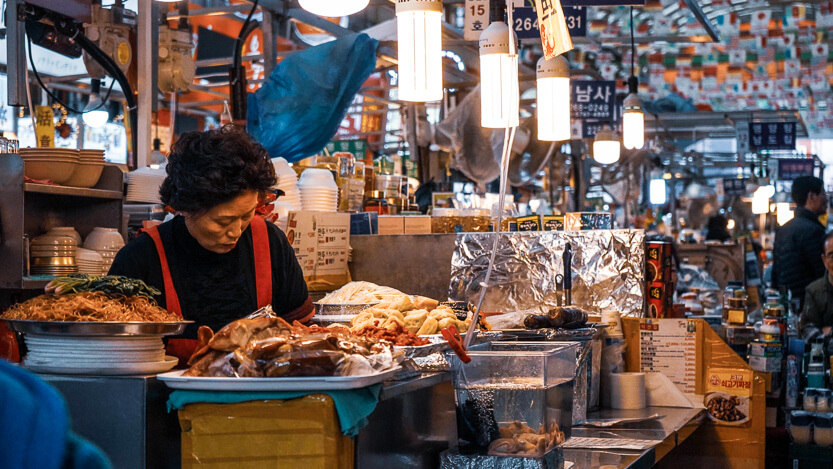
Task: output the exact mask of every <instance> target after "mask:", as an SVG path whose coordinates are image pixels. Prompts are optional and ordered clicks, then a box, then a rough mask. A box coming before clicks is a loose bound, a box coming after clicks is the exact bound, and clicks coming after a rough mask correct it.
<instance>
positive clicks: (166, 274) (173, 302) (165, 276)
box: [141, 226, 182, 317]
mask: <svg viewBox="0 0 833 469" xmlns="http://www.w3.org/2000/svg"><path fill="white" fill-rule="evenodd" d="M141 232H142V233H147V234H148V235H150V238H151V239H152V240H153V244H154V245H156V253H157V254H159V265H160V267H161V268H162V281H163V283H164V284H165V306H167V309H168V311H170V312H172V313H174V314H176V315H177V316H179V317H182V308H180V306H179V297H178V296H177V294H176V290H175V289H174V281H173V279H172V278H171V269H170V268H169V267H168V257H167V256H166V255H165V246H163V245H162V237H160V236H159V228H158V227H156V226H152V227H150V228H147V229H143V230H141Z"/></svg>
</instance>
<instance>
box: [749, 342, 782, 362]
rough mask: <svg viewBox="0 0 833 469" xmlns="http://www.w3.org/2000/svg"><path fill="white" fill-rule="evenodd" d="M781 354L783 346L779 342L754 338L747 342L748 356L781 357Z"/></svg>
mask: <svg viewBox="0 0 833 469" xmlns="http://www.w3.org/2000/svg"><path fill="white" fill-rule="evenodd" d="M783 354H784V347H783V346H782V345H781V342H762V341H759V340H756V341H754V342H752V343H751V344H749V346H748V348H747V355H749V356H750V357H765V358H774V357H778V358H781V356H782V355H783Z"/></svg>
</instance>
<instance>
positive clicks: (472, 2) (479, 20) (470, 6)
mask: <svg viewBox="0 0 833 469" xmlns="http://www.w3.org/2000/svg"><path fill="white" fill-rule="evenodd" d="M488 26H489V0H466V26H465V29H464V31H463V39H465V40H466V41H478V40H480V34H481V33H482V32H483V31H484V30H485V29H486V28H487V27H488Z"/></svg>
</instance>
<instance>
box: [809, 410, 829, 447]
mask: <svg viewBox="0 0 833 469" xmlns="http://www.w3.org/2000/svg"><path fill="white" fill-rule="evenodd" d="M813 442H815V443H816V444H817V445H819V446H833V414H830V413H826V412H825V413H820V414H817V415H816V416H815V418H814V419H813Z"/></svg>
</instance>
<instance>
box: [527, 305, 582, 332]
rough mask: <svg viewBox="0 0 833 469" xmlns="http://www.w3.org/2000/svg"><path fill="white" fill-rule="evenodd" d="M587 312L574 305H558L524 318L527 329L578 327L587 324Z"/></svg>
mask: <svg viewBox="0 0 833 469" xmlns="http://www.w3.org/2000/svg"><path fill="white" fill-rule="evenodd" d="M587 317H588V315H587V312H586V311H584V310H583V309H581V308H578V307H575V306H563V307H562V306H558V307H555V308H553V309H551V310H549V312H547V314H529V315H527V316H526V317H525V318H524V327H525V328H527V329H544V328H552V329H579V328H582V327H584V326H586V325H587Z"/></svg>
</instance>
